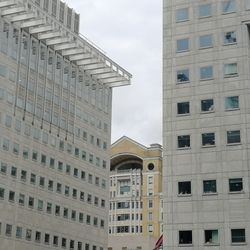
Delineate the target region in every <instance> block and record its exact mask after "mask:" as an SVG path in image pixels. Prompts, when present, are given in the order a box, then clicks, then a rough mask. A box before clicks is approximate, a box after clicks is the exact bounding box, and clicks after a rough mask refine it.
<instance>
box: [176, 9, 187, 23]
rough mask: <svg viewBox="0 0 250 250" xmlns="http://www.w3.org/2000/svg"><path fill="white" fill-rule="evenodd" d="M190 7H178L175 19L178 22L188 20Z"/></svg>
mask: <svg viewBox="0 0 250 250" xmlns="http://www.w3.org/2000/svg"><path fill="white" fill-rule="evenodd" d="M188 14H189V13H188V8H183V9H178V10H176V12H175V20H176V22H184V21H188V19H189V15H188Z"/></svg>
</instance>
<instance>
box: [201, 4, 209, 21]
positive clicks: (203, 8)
mask: <svg viewBox="0 0 250 250" xmlns="http://www.w3.org/2000/svg"><path fill="white" fill-rule="evenodd" d="M210 16H212V5H211V4H201V5H200V6H199V18H202V17H210Z"/></svg>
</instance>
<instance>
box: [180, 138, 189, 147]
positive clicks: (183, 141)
mask: <svg viewBox="0 0 250 250" xmlns="http://www.w3.org/2000/svg"><path fill="white" fill-rule="evenodd" d="M178 148H190V135H180V136H178Z"/></svg>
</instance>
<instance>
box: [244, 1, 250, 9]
mask: <svg viewBox="0 0 250 250" xmlns="http://www.w3.org/2000/svg"><path fill="white" fill-rule="evenodd" d="M245 1H246V9H247V10H250V0H245Z"/></svg>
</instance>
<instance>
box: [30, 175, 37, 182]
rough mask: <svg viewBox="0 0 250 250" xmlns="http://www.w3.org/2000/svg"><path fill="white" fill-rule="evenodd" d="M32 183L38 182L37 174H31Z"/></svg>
mask: <svg viewBox="0 0 250 250" xmlns="http://www.w3.org/2000/svg"><path fill="white" fill-rule="evenodd" d="M30 183H31V184H36V175H35V174H32V173H31V174H30Z"/></svg>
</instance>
